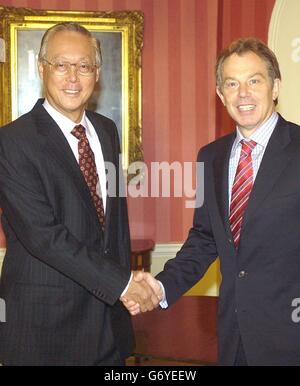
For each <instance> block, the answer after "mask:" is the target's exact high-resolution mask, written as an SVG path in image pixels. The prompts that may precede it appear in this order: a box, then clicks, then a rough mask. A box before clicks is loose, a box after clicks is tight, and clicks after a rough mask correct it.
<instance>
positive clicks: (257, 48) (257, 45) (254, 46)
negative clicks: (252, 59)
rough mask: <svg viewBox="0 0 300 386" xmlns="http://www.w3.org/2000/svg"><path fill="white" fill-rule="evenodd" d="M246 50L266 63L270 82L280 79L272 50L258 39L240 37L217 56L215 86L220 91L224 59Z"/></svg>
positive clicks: (241, 53) (243, 52)
mask: <svg viewBox="0 0 300 386" xmlns="http://www.w3.org/2000/svg"><path fill="white" fill-rule="evenodd" d="M247 52H253V53H254V54H256V55H257V56H259V57H260V58H261V59H262V60H263V61H264V62H265V63H266V66H267V69H268V74H269V77H270V79H271V82H272V84H273V83H274V80H275V79H281V74H280V70H279V64H278V61H277V58H276V56H275V54H274V52H273V51H272V50H271V49H270V48H269V47H268V46H267V45H266V44H265V43H263V42H262V41H261V40H259V39H256V38H241V39H238V40H235V41H233V42H232V43H231V44H230V45H229V46H228V47H227V48H225V49H224V50H223V51H222V52H221V53H220V54H219V56H218V59H217V63H216V68H215V72H216V83H217V87H218V89H219V90H220V91H222V86H223V79H222V75H223V65H224V62H225V60H226V59H227V58H229V57H230V56H231V55H233V54H237V55H243V54H245V53H247ZM276 103H277V100H276V101H275V104H276Z"/></svg>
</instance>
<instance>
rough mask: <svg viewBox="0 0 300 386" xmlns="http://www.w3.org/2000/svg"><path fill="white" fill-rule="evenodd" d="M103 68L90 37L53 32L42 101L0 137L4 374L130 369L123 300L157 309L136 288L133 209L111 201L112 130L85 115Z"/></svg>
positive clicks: (44, 53) (75, 30) (150, 296)
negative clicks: (9, 370)
mask: <svg viewBox="0 0 300 386" xmlns="http://www.w3.org/2000/svg"><path fill="white" fill-rule="evenodd" d="M100 67H101V53H100V46H99V44H98V42H97V40H96V39H95V38H93V37H92V36H91V34H90V32H89V31H87V30H86V29H85V28H83V27H82V26H80V25H79V24H77V23H60V24H57V25H56V26H54V27H52V28H50V29H49V30H48V31H47V32H46V33H45V35H44V37H43V39H42V42H41V48H40V53H39V61H38V68H39V74H40V77H41V79H42V81H43V87H44V95H45V99H42V100H39V101H38V102H37V103H36V105H35V106H34V108H33V109H32V111H30V112H29V113H28V114H25V115H23V116H22V117H20V118H19V119H17V120H16V121H14V122H12V123H11V124H9V125H7V126H5V127H3V128H1V129H0V207H1V208H2V209H3V215H2V223H3V229H4V232H5V235H6V238H7V252H6V255H5V258H4V263H3V269H2V276H1V282H0V298H2V299H4V301H5V304H6V322H5V323H0V362H1V363H3V364H4V365H123V364H124V363H125V358H126V357H127V356H129V355H130V354H131V352H132V349H133V334H132V327H131V321H130V315H129V313H128V312H127V310H126V309H125V308H124V306H123V304H122V302H121V301H120V300H119V299H120V298H121V296H122V299H124V298H126V299H127V301H129V300H132V301H133V300H135V301H136V302H139V304H142V310H143V311H146V310H151V309H152V308H153V307H155V306H157V304H158V301H159V298H158V297H157V296H156V295H154V292H153V291H152V289H151V288H150V287H149V286H148V285H147V284H146V283H145V282H136V281H135V280H132V277H134V275H135V273H134V272H133V273H131V272H130V239H129V227H128V216H127V207H126V201H125V198H124V197H119V194H118V193H119V186H118V185H117V186H116V196H115V197H110V196H109V195H108V194H107V190H106V185H107V181H106V174H105V163H106V162H109V163H110V164H113V165H114V167H115V170H116V181H115V183H116V184H117V181H119V176H118V174H119V173H121V172H122V171H121V170H119V166H118V165H119V162H118V161H119V160H118V157H119V140H118V134H117V129H116V126H115V124H114V122H112V121H111V120H110V119H108V118H106V117H104V116H101V115H99V114H96V113H93V112H89V111H86V110H85V108H86V105H87V102H88V100H89V98H90V96H91V94H92V92H93V90H94V87H95V85H96V82H97V81H98V79H99V74H100ZM110 182H111V181H110Z"/></svg>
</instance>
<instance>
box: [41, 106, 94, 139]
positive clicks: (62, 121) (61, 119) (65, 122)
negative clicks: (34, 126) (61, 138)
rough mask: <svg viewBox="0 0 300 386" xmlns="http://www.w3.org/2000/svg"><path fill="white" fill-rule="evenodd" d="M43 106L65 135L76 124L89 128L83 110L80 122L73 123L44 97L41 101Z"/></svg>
mask: <svg viewBox="0 0 300 386" xmlns="http://www.w3.org/2000/svg"><path fill="white" fill-rule="evenodd" d="M43 106H44V108H45V109H46V111H47V112H48V114H49V115H50V116H51V117H52V118H53V119H54V121H55V122H56V123H57V124H58V126H59V128H60V129H61V131H62V132H63V133H64V135H65V136H67V135H71V131H72V130H73V129H74V127H75V126H77V125H82V126H83V127H84V128H85V129H86V130H87V131H88V130H89V125H88V123H87V118H86V114H85V111H84V112H83V115H82V118H81V121H80V123H75V122H73V121H72V120H71V119H69V118H68V117H66V116H65V115H63V114H62V113H60V112H59V111H57V110H56V109H55V108H54V107H53V106H51V105H50V103H49V102H48V100H47V99H45V101H44V103H43Z"/></svg>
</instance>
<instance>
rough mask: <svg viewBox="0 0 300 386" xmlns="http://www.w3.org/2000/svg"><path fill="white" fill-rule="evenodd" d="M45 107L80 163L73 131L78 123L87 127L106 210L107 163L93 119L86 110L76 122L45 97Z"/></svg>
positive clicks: (76, 140) (86, 130)
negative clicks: (91, 119) (105, 162)
mask: <svg viewBox="0 0 300 386" xmlns="http://www.w3.org/2000/svg"><path fill="white" fill-rule="evenodd" d="M43 106H44V108H45V109H46V110H47V112H48V114H49V115H50V116H51V117H52V118H53V119H54V121H55V122H56V123H57V125H58V127H59V128H60V129H61V131H62V133H63V135H64V136H65V137H66V140H67V141H68V144H69V145H70V148H71V149H72V152H73V154H74V157H75V158H76V161H77V163H79V155H78V139H77V138H76V137H75V136H74V135H73V134H72V133H71V131H72V130H73V129H74V127H75V126H77V125H82V126H83V127H84V128H85V132H86V136H87V138H88V140H89V143H90V146H91V149H92V150H93V153H94V155H95V163H96V168H97V173H98V176H99V182H100V187H101V192H100V191H98V194H99V195H101V193H102V200H103V207H104V211H105V209H106V195H107V192H106V173H105V164H104V158H103V152H102V148H101V144H100V141H99V137H98V135H97V133H96V130H95V128H94V126H93V125H92V123H91V121H90V120H89V119H88V117H87V116H86V114H85V112H84V113H83V116H82V119H81V122H80V123H75V122H73V121H72V120H71V119H69V118H67V117H66V116H65V115H63V114H62V113H60V112H59V111H57V110H56V109H55V108H54V107H52V106H51V105H50V103H49V102H48V101H47V99H45V102H44V103H43Z"/></svg>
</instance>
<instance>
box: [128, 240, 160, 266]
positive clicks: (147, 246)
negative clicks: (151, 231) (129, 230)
mask: <svg viewBox="0 0 300 386" xmlns="http://www.w3.org/2000/svg"><path fill="white" fill-rule="evenodd" d="M153 248H154V241H153V240H149V239H136V240H131V269H133V270H138V271H140V270H142V269H143V270H144V271H146V272H150V267H151V251H152V250H153Z"/></svg>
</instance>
